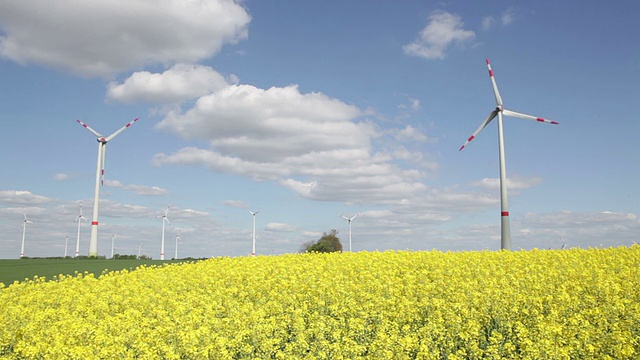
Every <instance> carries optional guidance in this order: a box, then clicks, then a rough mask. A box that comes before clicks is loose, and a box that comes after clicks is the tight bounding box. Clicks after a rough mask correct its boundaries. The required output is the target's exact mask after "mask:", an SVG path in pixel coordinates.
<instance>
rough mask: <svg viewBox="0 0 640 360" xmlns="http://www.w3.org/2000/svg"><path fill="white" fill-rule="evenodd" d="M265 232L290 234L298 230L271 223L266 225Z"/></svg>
mask: <svg viewBox="0 0 640 360" xmlns="http://www.w3.org/2000/svg"><path fill="white" fill-rule="evenodd" d="M266 230H268V231H274V232H292V231H296V230H298V228H297V227H296V226H294V225H288V224H283V223H275V222H272V223H268V224H267V227H266Z"/></svg>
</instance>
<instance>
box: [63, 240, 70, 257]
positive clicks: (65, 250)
mask: <svg viewBox="0 0 640 360" xmlns="http://www.w3.org/2000/svg"><path fill="white" fill-rule="evenodd" d="M68 245H69V235H65V240H64V257H65V258H66V257H67V247H68Z"/></svg>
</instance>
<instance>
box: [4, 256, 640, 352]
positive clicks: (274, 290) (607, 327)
mask: <svg viewBox="0 0 640 360" xmlns="http://www.w3.org/2000/svg"><path fill="white" fill-rule="evenodd" d="M638 289H640V246H632V247H629V248H626V247H620V248H607V249H588V250H584V249H569V250H533V251H515V252H508V251H500V252H489V251H486V252H448V253H444V252H438V251H421V252H411V251H386V252H359V253H333V254H292V255H280V256H258V257H243V258H215V259H210V260H205V261H200V262H196V263H188V264H181V265H166V266H161V267H153V266H144V267H139V268H138V269H136V270H134V271H127V270H123V271H115V272H108V273H104V274H102V275H100V276H97V277H96V276H94V275H93V274H89V273H82V274H76V275H75V276H59V277H58V278H57V279H55V280H54V281H44V280H43V279H38V278H35V279H34V280H32V281H27V282H22V283H14V284H12V285H10V286H4V285H0V358H7V359H13V358H19V359H449V360H455V359H596V358H597V359H638V358H640V342H639V340H638V339H640V290H638Z"/></svg>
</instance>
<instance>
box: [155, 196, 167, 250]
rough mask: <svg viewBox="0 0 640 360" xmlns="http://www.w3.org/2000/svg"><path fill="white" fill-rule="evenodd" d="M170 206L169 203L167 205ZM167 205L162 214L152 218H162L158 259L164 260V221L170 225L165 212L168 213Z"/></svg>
mask: <svg viewBox="0 0 640 360" xmlns="http://www.w3.org/2000/svg"><path fill="white" fill-rule="evenodd" d="M169 206H171V205H169ZM169 206H167V210H165V211H164V214H162V215H159V216H156V217H155V218H154V219H159V218H162V238H161V242H160V260H164V223H165V222H166V223H167V224H169V225H171V222H170V221H169V218H168V217H167V214H168V213H169Z"/></svg>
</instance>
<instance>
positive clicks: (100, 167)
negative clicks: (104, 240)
mask: <svg viewBox="0 0 640 360" xmlns="http://www.w3.org/2000/svg"><path fill="white" fill-rule="evenodd" d="M136 121H138V118H135V119H133V120H132V121H131V122H129V123H128V124H126V125H125V126H123V127H121V128H120V129H119V130H117V131H116V132H114V133H113V134H111V135H109V136H107V137H103V136H102V135H101V134H100V133H99V132H97V131H95V130H93V129H92V128H90V127H89V125H87V124H85V123H83V122H82V121H80V120H78V123H79V124H80V125H82V126H84V127H85V128H86V129H87V130H89V131H90V132H91V133H92V134H93V135H95V136H96V137H97V140H98V163H97V165H96V188H95V196H94V198H93V216H92V220H91V238H90V240H89V256H98V202H99V198H100V185H101V184H102V185H104V166H105V160H106V155H107V143H108V142H109V141H111V140H112V139H113V138H115V137H116V136H118V134H120V133H121V132H123V131H125V130H126V129H127V128H128V127H129V126H131V125H133V123H135V122H136Z"/></svg>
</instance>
